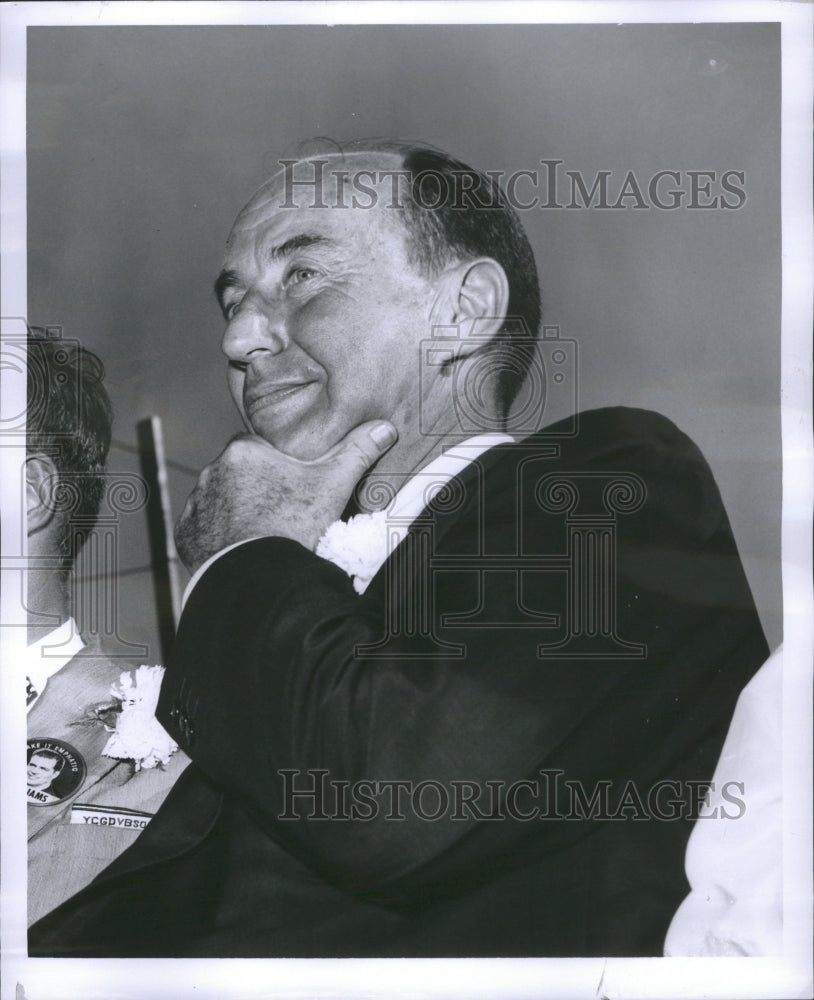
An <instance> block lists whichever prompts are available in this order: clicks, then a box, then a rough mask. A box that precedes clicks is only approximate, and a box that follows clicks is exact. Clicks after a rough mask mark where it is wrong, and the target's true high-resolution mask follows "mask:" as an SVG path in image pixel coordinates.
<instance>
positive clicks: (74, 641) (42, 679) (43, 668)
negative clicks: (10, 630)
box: [25, 618, 85, 709]
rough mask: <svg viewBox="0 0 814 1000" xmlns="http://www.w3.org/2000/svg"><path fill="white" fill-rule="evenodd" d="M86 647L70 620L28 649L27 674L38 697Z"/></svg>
mask: <svg viewBox="0 0 814 1000" xmlns="http://www.w3.org/2000/svg"><path fill="white" fill-rule="evenodd" d="M84 645H85V643H84V642H83V641H82V637H81V635H80V634H79V629H78V628H77V627H76V622H75V621H74V620H73V618H68V619H67V620H66V621H64V622H63V623H62V624H61V625H60V626H59V627H58V628H55V629H54V630H53V631H52V632H49V633H48V635H46V636H43V638H42V639H37V641H36V642H32V643H31V645H30V646H28V647H27V649H26V654H25V672H26V676H27V677H28V679H29V680H30V681H31V683H32V684H33V685H34V690H35V691H36V692H37V697H39V696H40V695H41V694H42V692H43V691H44V690H45V685H46V684H47V683H48V678H49V677H53V675H54V674H55V673H56V672H57V671H58V670H61V669H62V668H63V667H64V666H65V664H66V663H68V661H69V660H72V659H73V658H74V656H76V654H77V653H78V652H79V651H80V650H81V649H82V648H83V647H84ZM36 700H37V698H34V700H33V701H31V702H30V704H29V705H28V706H27V707H28V709H30V708H31V706H32V705H33V704H34V703H35V702H36Z"/></svg>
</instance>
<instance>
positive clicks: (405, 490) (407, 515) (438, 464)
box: [387, 433, 514, 535]
mask: <svg viewBox="0 0 814 1000" xmlns="http://www.w3.org/2000/svg"><path fill="white" fill-rule="evenodd" d="M513 441H514V438H513V437H512V436H511V435H510V434H498V433H494V434H478V435H476V436H475V437H471V438H468V439H467V440H466V441H462V442H461V443H460V444H456V445H453V446H452V447H451V448H449V449H448V450H447V451H445V452H444V453H443V454H441V455H439V456H438V458H435V459H433V460H432V461H431V462H430V463H429V464H428V465H425V466H424V468H423V469H419V471H418V472H416V473H415V475H413V476H411V477H410V479H408V480H407V482H406V483H405V484H404V485H403V486H402V487H401V489H400V490H399V491H398V493H397V494H396V495H395V497H394V498H393V500H392V501H391V502H390V504H389V505H388V507H387V519H388V521H390V522H391V524H392V522H393V521H396V520H397V521H399V522H401V521H402V520H403V521H404V522H406V523H405V525H404V532H403V534H404V535H406V534H407V529H408V528H409V526H410V524H412V522H413V521H414V520H415V519H416V518H417V517H418V515H419V514H420V513H421V511H422V510H424V508H425V507H426V506H427V504H429V503H430V502H431V501H432V500H433V499H434V498H435V497H436V496H437V495H438V493H440V491H441V490H442V489H443V488H444V486H446V484H447V483H448V482H449V481H450V479H453V478H454V477H455V476H457V475H458V473H459V472H462V471H463V470H464V469H465V468H466V467H467V465H471V464H472V462H474V461H475V459H476V458H478V456H479V455H482V454H483V453H484V452H485V451H488V450H489V449H490V448H494V447H495V446H496V445H499V444H512V443H513Z"/></svg>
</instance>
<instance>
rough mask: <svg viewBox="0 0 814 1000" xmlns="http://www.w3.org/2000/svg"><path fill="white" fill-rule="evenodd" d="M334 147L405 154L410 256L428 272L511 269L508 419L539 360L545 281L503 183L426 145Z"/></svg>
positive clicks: (504, 358)
mask: <svg viewBox="0 0 814 1000" xmlns="http://www.w3.org/2000/svg"><path fill="white" fill-rule="evenodd" d="M334 146H335V147H338V149H337V150H336V151H337V152H340V153H342V152H345V153H352V152H353V153H357V152H372V153H376V152H381V153H395V154H399V155H401V157H402V169H403V170H404V171H406V172H407V173H408V174H409V187H408V190H409V195H410V197H409V198H408V199H406V200H405V202H404V209H405V211H404V214H403V216H402V219H403V221H404V225H405V228H406V229H407V233H408V252H409V253H410V256H411V259H412V261H413V263H415V265H416V266H417V267H419V268H420V269H422V270H423V271H424V273H426V274H435V273H437V272H438V271H439V270H441V269H442V268H443V267H445V266H446V265H447V264H449V263H450V261H451V260H454V259H456V258H458V259H460V260H474V259H476V258H478V257H491V258H492V259H493V260H495V261H497V263H498V264H500V266H501V267H502V268H503V270H504V271H505V273H506V278H507V279H508V283H509V304H508V308H507V311H506V322H505V323H504V325H503V327H502V328H501V330H500V333H499V335H498V337H497V338H496V340H495V342H494V345H493V346H494V347H495V348H499V349H500V351H501V361H500V365H499V367H498V368H497V372H498V374H497V379H496V389H497V397H498V400H497V401H498V405H499V407H500V408H501V411H502V415H503V416H504V417H505V416H506V415H507V414H508V412H509V409H510V407H511V404H512V402H513V401H514V399H515V397H516V396H517V393H518V392H519V390H520V387H521V385H522V384H523V381H524V379H525V378H526V375H527V373H528V370H529V367H530V366H531V364H532V363H533V359H534V342H535V341H536V339H537V336H538V333H539V328H540V284H539V280H538V277H537V266H536V264H535V261H534V251H533V250H532V248H531V244H530V243H529V240H528V237H527V236H526V232H525V230H524V229H523V226H522V224H521V222H520V219H519V218H518V216H517V213H516V212H515V210H514V209H513V208H512V206H511V205H510V204H509V202H508V199H507V198H506V195H505V193H504V191H503V189H502V188H501V186H500V183H499V182H498V180H497V179H496V177H495V176H494V175H492V176H490V175H488V174H484V173H481V171H479V170H475V169H474V168H473V167H470V166H467V164H465V163H462V162H461V161H460V160H456V159H454V158H453V157H452V156H450V155H449V154H448V153H445V152H444V151H443V150H440V149H434V148H433V147H432V146H428V145H425V144H421V143H412V142H404V141H398V140H391V139H386V140H381V139H373V140H364V139H356V140H353V141H352V142H349V143H342V144H339V143H334ZM495 173H496V172H495ZM518 333H520V336H519V337H518V336H517V334H518ZM506 338H511V339H506ZM501 341H502V342H501Z"/></svg>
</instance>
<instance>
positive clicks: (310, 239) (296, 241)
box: [268, 233, 335, 260]
mask: <svg viewBox="0 0 814 1000" xmlns="http://www.w3.org/2000/svg"><path fill="white" fill-rule="evenodd" d="M320 245H322V246H334V245H335V241H334V240H332V239H330V238H329V237H327V236H321V235H320V234H319V233H300V234H299V235H298V236H292V237H291V239H288V240H286V241H285V243H281V244H280V245H279V246H276V247H271V249H270V250H269V252H268V258H269V260H281V259H283V258H285V257H289V256H291V254H292V253H294V252H295V251H297V250H302V249H304V248H305V247H313V246H320Z"/></svg>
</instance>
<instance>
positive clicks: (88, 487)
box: [26, 327, 113, 567]
mask: <svg viewBox="0 0 814 1000" xmlns="http://www.w3.org/2000/svg"><path fill="white" fill-rule="evenodd" d="M103 378H104V367H103V365H102V362H101V361H100V360H99V358H97V357H96V355H95V354H93V353H92V352H91V351H88V350H86V349H85V348H83V347H81V346H80V345H79V343H78V342H77V341H75V340H64V341H63V340H60V339H52V338H49V337H47V336H45V335H44V331H43V330H41V329H39V328H38V327H32V328H30V329H29V333H28V392H27V411H26V452H27V453H28V454H29V455H34V454H38V453H40V454H44V455H48V456H49V457H50V458H51V460H52V461H53V463H54V465H55V466H56V469H57V474H58V476H59V486H60V493H61V497H60V498H59V499H58V501H57V505H56V507H55V509H57V510H59V511H64V512H65V516H64V518H63V521H64V531H63V536H62V539H61V543H60V552H61V554H62V556H63V559H64V565H65V566H66V567H69V566H70V565H71V563H72V562H73V558H74V556H75V555H76V553H77V552H78V551H79V549H80V548H81V547H82V546H83V545H84V543H85V540H86V539H87V537H88V535H89V534H90V532H91V530H92V528H93V525H94V524H95V522H96V518H97V516H98V514H99V507H100V505H101V502H102V494H103V493H104V471H105V463H106V461H107V452H108V449H109V448H110V436H111V425H112V422H113V409H112V407H111V404H110V398H109V396H108V394H107V390H106V389H105V387H104V385H103V383H102V380H103Z"/></svg>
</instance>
